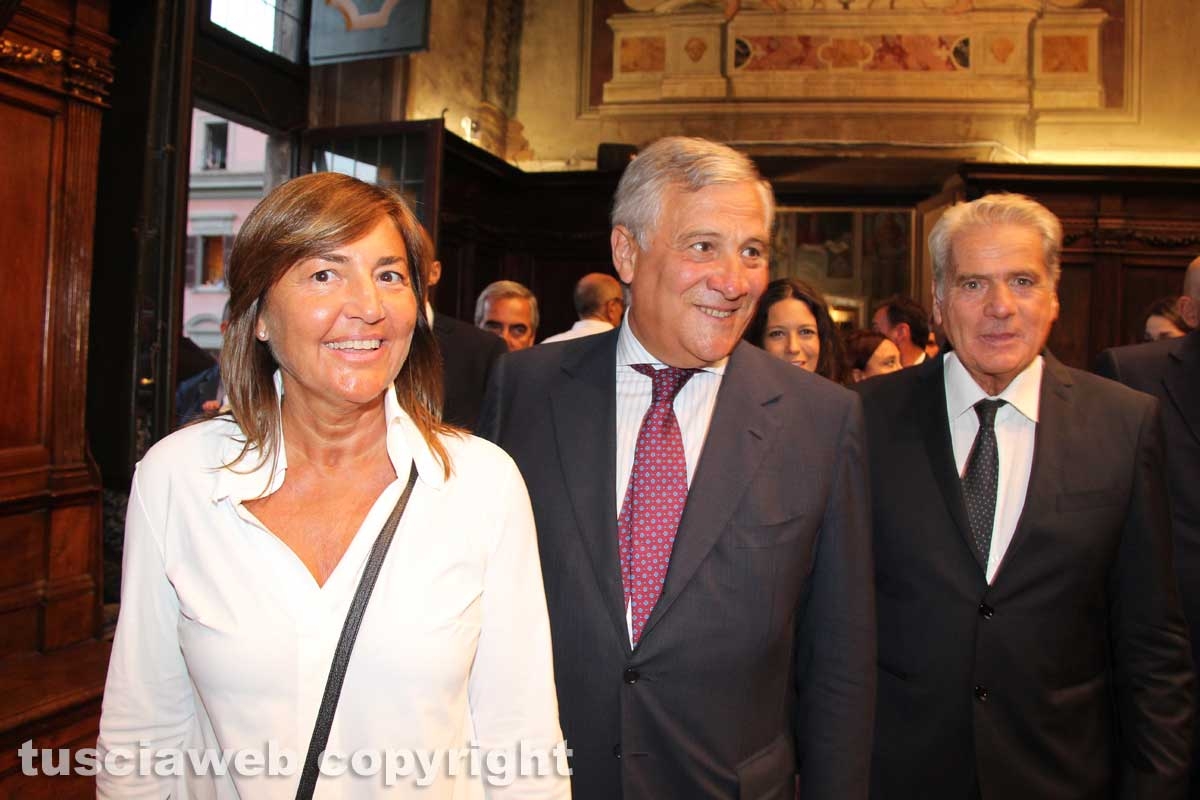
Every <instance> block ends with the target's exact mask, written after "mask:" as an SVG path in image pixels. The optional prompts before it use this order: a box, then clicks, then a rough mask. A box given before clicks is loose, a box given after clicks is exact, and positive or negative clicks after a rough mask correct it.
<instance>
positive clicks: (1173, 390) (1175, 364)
mask: <svg viewBox="0 0 1200 800" xmlns="http://www.w3.org/2000/svg"><path fill="white" fill-rule="evenodd" d="M1163 384H1165V386H1166V389H1167V395H1168V396H1169V397H1170V398H1171V402H1172V403H1174V404H1175V407H1176V408H1178V409H1179V416H1181V417H1182V418H1183V421H1184V422H1185V423H1187V426H1188V428H1190V429H1191V431H1192V435H1193V436H1195V437H1196V440H1197V441H1200V332H1195V333H1190V334H1188V335H1187V336H1186V337H1185V338H1184V340H1183V342H1182V343H1181V344H1180V346H1179V347H1177V348H1175V350H1174V351H1173V352H1172V353H1171V355H1170V356H1169V358H1168V359H1167V371H1166V374H1165V375H1164V376H1163Z"/></svg>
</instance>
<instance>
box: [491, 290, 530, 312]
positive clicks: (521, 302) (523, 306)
mask: <svg viewBox="0 0 1200 800" xmlns="http://www.w3.org/2000/svg"><path fill="white" fill-rule="evenodd" d="M514 303H515V305H514ZM501 307H503V308H505V309H506V310H508V311H517V312H518V313H522V314H528V313H530V312H532V311H533V307H532V306H531V305H530V304H529V298H527V297H518V296H517V295H507V296H505V297H490V298H488V301H487V313H488V314H489V315H490V314H492V313H493V312H495V311H496V309H498V308H501Z"/></svg>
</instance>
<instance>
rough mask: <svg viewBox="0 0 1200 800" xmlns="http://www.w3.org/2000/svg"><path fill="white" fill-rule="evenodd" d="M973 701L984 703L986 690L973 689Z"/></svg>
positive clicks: (984, 688) (979, 687)
mask: <svg viewBox="0 0 1200 800" xmlns="http://www.w3.org/2000/svg"><path fill="white" fill-rule="evenodd" d="M975 699H976V700H978V701H979V702H981V703H986V702H987V699H988V690H987V687H986V686H976V687H975Z"/></svg>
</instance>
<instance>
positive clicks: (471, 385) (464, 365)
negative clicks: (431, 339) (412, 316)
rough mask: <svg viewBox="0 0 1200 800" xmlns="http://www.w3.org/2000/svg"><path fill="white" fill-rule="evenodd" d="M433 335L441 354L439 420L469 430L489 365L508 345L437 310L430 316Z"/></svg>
mask: <svg viewBox="0 0 1200 800" xmlns="http://www.w3.org/2000/svg"><path fill="white" fill-rule="evenodd" d="M433 335H434V336H435V337H436V338H437V343H438V351H439V352H440V353H441V354H442V383H443V386H444V387H445V396H444V398H443V402H442V420H443V421H444V422H449V423H450V424H451V425H458V426H459V427H462V428H466V429H467V430H469V431H473V430H475V425H476V423H477V421H478V419H479V407H480V405H481V404H482V403H483V394H484V392H486V391H487V383H488V375H490V374H491V372H492V365H493V364H494V363H496V359H497V358H499V357H500V356H502V355H504V354H505V353H507V352H508V347H506V346H505V344H504V340H503V339H501V338H500V337H499V336H497V335H496V334H494V333H489V332H488V331H483V330H480V329H479V328H476V327H475V326H474V325H469V324H467V323H465V322H462V321H460V320H457V319H455V318H454V317H450V316H447V315H446V314H441V313H436V314H434V315H433Z"/></svg>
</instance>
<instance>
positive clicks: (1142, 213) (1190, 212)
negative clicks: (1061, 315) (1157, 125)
mask: <svg viewBox="0 0 1200 800" xmlns="http://www.w3.org/2000/svg"><path fill="white" fill-rule="evenodd" d="M961 174H962V177H963V180H964V182H965V183H966V184H967V186H968V192H969V195H970V196H971V197H977V196H979V195H981V194H983V193H985V192H988V191H1001V190H1003V191H1016V192H1022V193H1024V194H1028V195H1030V196H1032V197H1034V198H1036V199H1038V200H1039V201H1041V202H1042V203H1044V204H1045V205H1046V206H1047V207H1049V208H1050V209H1051V210H1052V211H1054V212H1055V213H1056V214H1058V215H1059V216H1060V218H1061V219H1062V221H1063V228H1064V255H1063V260H1064V267H1066V266H1068V265H1072V264H1074V265H1079V268H1082V265H1085V264H1087V265H1090V266H1089V267H1087V268H1089V269H1090V270H1091V272H1092V277H1091V313H1090V332H1091V334H1090V340H1089V342H1088V344H1087V346H1086V348H1084V349H1083V350H1078V351H1075V354H1074V355H1072V356H1071V359H1072V360H1071V361H1068V363H1071V365H1072V366H1077V367H1085V368H1086V367H1090V366H1091V365H1092V363H1093V361H1094V359H1095V356H1096V355H1097V354H1098V353H1099V352H1100V351H1101V350H1103V349H1104V348H1107V347H1113V346H1116V345H1120V344H1125V343H1127V342H1128V341H1129V340H1130V338H1131V336H1132V332H1133V329H1134V328H1136V327H1137V325H1138V324H1140V314H1141V313H1142V311H1143V310H1144V308H1145V305H1146V304H1147V303H1149V302H1150V300H1152V299H1154V298H1155V297H1158V296H1161V295H1163V294H1167V293H1169V292H1171V291H1176V292H1178V291H1179V290H1180V287H1181V286H1182V281H1183V271H1184V269H1185V268H1186V266H1187V264H1188V262H1189V261H1190V260H1191V259H1192V258H1194V257H1195V255H1196V254H1197V253H1200V170H1197V169H1182V168H1155V167H1074V166H1050V165H1029V164H1018V165H1013V164H968V165H964V166H963V168H962V170H961ZM1066 273H1067V270H1066V269H1065V270H1064V280H1066V277H1065V276H1066ZM1072 280H1073V281H1078V280H1079V278H1078V277H1077V276H1073V277H1072ZM1172 284H1174V287H1175V288H1174V289H1172V288H1171V287H1172ZM1071 291H1073V288H1072V287H1070V286H1063V287H1060V292H1059V294H1060V299H1062V300H1063V301H1064V303H1065V302H1066V301H1067V300H1073V298H1071V297H1069V295H1070V293H1071ZM1134 318H1137V319H1136V321H1135V319H1134ZM1063 324H1064V322H1063V320H1060V322H1059V325H1060V326H1062V325H1063ZM1062 336H1063V338H1064V339H1066V338H1067V335H1066V333H1064V334H1062ZM1056 341H1058V340H1057V339H1056V338H1055V336H1054V335H1052V337H1051V343H1052V345H1053V344H1054V343H1055V342H1056ZM1064 360H1066V359H1065V358H1064Z"/></svg>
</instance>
